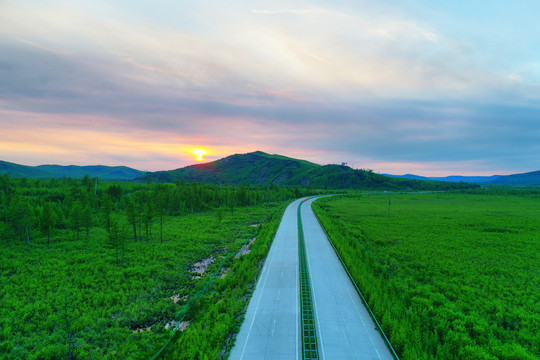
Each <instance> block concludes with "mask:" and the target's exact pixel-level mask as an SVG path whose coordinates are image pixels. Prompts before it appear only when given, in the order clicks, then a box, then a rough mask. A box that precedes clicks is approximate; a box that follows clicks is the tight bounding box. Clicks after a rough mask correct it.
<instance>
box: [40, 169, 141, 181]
mask: <svg viewBox="0 0 540 360" xmlns="http://www.w3.org/2000/svg"><path fill="white" fill-rule="evenodd" d="M36 168H37V169H40V170H44V171H46V172H47V173H48V174H50V175H51V176H52V177H54V178H62V177H71V178H83V177H84V176H85V175H88V176H89V177H97V178H100V179H102V180H133V179H134V178H136V177H137V176H138V175H140V174H142V173H143V172H142V171H140V170H135V169H132V168H129V167H126V166H105V165H89V166H76V165H68V166H61V165H39V166H36Z"/></svg>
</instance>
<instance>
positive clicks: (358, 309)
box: [301, 199, 393, 360]
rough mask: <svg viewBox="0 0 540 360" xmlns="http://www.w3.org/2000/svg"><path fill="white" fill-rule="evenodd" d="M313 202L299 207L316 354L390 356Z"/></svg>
mask: <svg viewBox="0 0 540 360" xmlns="http://www.w3.org/2000/svg"><path fill="white" fill-rule="evenodd" d="M312 202H313V199H310V200H308V201H306V202H305V203H304V205H302V210H301V211H302V223H303V226H304V238H305V242H306V255H307V259H308V265H309V273H310V277H311V289H312V293H313V303H314V307H315V320H316V322H317V336H318V342H319V358H320V359H328V360H330V359H331V360H339V359H347V360H350V359H377V360H379V359H382V360H386V359H388V360H391V359H393V357H392V355H391V354H390V351H389V350H388V348H387V347H386V344H385V342H384V340H383V338H382V336H381V334H380V333H379V332H378V331H377V330H375V324H374V323H373V321H372V320H371V318H370V316H369V313H368V312H367V310H366V308H365V307H364V304H363V303H362V300H361V299H360V296H359V295H358V293H357V292H356V289H355V288H354V285H353V284H352V282H351V281H350V279H349V277H348V276H347V273H346V272H345V269H343V266H342V265H341V262H340V261H339V258H338V257H337V255H336V254H335V252H334V249H333V248H332V246H331V245H330V243H329V242H328V239H327V238H326V235H325V233H324V231H323V230H322V228H321V226H320V225H319V222H318V221H317V218H316V217H315V214H314V213H313V210H311V203H312Z"/></svg>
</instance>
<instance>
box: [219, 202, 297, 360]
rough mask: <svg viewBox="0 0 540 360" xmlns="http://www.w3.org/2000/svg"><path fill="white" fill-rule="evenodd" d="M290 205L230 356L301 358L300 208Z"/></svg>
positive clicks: (281, 359)
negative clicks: (298, 218)
mask: <svg viewBox="0 0 540 360" xmlns="http://www.w3.org/2000/svg"><path fill="white" fill-rule="evenodd" d="M299 203H300V200H297V201H294V202H293V203H292V204H291V205H289V206H288V207H287V209H286V210H285V213H284V215H283V219H282V220H281V224H280V225H279V228H278V230H277V232H276V237H275V238H274V241H273V243H272V247H271V248H270V251H269V252H268V256H267V258H266V261H265V263H264V266H263V269H262V272H261V275H260V277H259V280H258V282H257V286H256V288H255V291H254V292H253V296H252V298H251V300H250V302H249V305H248V308H247V311H246V315H245V318H244V322H243V323H242V326H241V327H240V332H239V333H238V335H237V336H236V342H235V345H234V347H233V348H232V350H231V355H230V357H229V359H231V360H237V359H245V360H258V359H265V360H270V359H276V360H278V359H279V360H286V359H300V353H301V349H302V347H301V343H300V310H299V308H300V304H299V274H298V224H297V209H298V204H299Z"/></svg>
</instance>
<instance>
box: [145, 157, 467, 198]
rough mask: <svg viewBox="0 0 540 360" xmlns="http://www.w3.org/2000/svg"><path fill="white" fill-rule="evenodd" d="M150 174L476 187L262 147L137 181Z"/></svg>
mask: <svg viewBox="0 0 540 360" xmlns="http://www.w3.org/2000/svg"><path fill="white" fill-rule="evenodd" d="M148 177H150V178H151V179H152V180H153V181H159V182H174V181H177V180H184V181H189V182H204V183H222V184H225V183H228V184H231V185H263V186H269V185H283V186H311V187H313V188H319V189H322V188H327V189H374V190H375V189H376V190H403V189H414V190H443V189H452V188H468V187H475V185H471V184H464V183H449V182H439V181H420V180H414V179H398V178H391V177H388V176H384V175H380V174H376V173H374V172H372V171H365V170H356V169H352V168H350V167H348V166H345V165H324V166H322V165H318V164H314V163H311V162H309V161H305V160H298V159H293V158H289V157H286V156H282V155H270V154H266V153H264V152H261V151H256V152H252V153H247V154H236V155H231V156H228V157H226V158H223V159H220V160H216V161H213V162H209V163H205V164H197V165H191V166H187V167H184V168H180V169H176V170H170V171H157V172H149V173H145V174H143V175H141V176H139V177H138V178H137V179H136V181H141V182H142V181H147V179H148Z"/></svg>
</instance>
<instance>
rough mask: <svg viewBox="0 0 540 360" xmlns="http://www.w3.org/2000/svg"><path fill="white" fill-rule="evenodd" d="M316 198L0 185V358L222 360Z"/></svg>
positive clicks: (68, 183)
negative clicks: (306, 204)
mask: <svg viewBox="0 0 540 360" xmlns="http://www.w3.org/2000/svg"><path fill="white" fill-rule="evenodd" d="M312 193H313V192H312V191H311V190H308V189H301V188H298V187H295V188H292V187H291V188H279V187H275V186H268V187H252V186H236V187H235V186H229V185H209V184H199V183H187V182H183V181H177V182H176V183H167V184H164V183H156V184H138V183H130V182H103V181H100V180H99V179H97V178H89V177H88V176H85V177H84V178H82V179H71V178H68V179H65V178H64V179H56V180H55V179H51V180H36V179H26V178H10V177H9V176H7V175H2V176H0V246H1V247H2V251H1V258H0V302H1V303H2V307H1V308H0V319H1V324H2V326H1V328H0V359H60V358H63V359H91V358H103V359H149V358H151V357H152V356H154V355H158V356H159V357H160V358H175V359H176V358H179V359H193V358H198V359H215V358H219V357H220V356H221V355H223V354H226V352H227V349H228V348H229V347H230V346H231V345H230V344H231V342H232V336H233V335H234V333H235V331H237V329H238V328H239V326H240V323H241V319H242V312H243V311H244V308H245V305H246V304H247V301H248V300H249V296H250V291H251V289H252V287H253V286H254V282H255V280H256V278H257V274H258V271H259V269H260V266H261V263H262V261H263V260H264V258H265V256H266V253H267V251H268V248H269V246H270V244H271V240H272V238H273V235H274V232H275V231H276V229H277V226H278V225H279V221H280V219H281V215H282V212H283V210H284V207H285V204H286V203H287V200H289V199H293V198H298V197H300V196H305V195H310V194H312ZM172 329H174V330H172ZM171 340H172V341H171ZM166 344H167V346H164V345H166Z"/></svg>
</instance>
